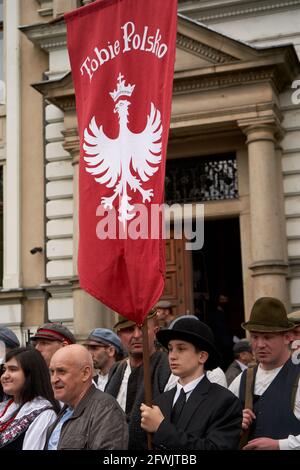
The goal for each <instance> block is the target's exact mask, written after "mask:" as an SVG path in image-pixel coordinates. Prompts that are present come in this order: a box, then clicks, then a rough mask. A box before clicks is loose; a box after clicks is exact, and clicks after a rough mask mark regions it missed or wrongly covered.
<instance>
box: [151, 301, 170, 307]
mask: <svg viewBox="0 0 300 470" xmlns="http://www.w3.org/2000/svg"><path fill="white" fill-rule="evenodd" d="M171 307H174V304H172V302H170V300H160V301H159V302H157V304H156V305H155V308H171Z"/></svg>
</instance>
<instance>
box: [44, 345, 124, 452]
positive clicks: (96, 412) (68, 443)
mask: <svg viewBox="0 0 300 470" xmlns="http://www.w3.org/2000/svg"><path fill="white" fill-rule="evenodd" d="M50 374H51V384H52V388H53V391H54V396H55V398H56V399H57V400H59V401H60V402H63V403H64V404H65V406H64V408H63V409H62V410H61V413H60V414H59V415H58V418H57V420H56V421H55V423H54V424H53V425H52V426H51V427H50V428H49V430H48V433H47V441H46V445H45V449H48V450H67V449H74V450H75V449H78V450H79V449H85V450H104V449H106V450H113V449H120V450H123V449H127V443H128V429H127V424H126V419H125V414H124V412H123V411H122V410H121V408H120V406H119V405H118V403H117V402H116V400H115V399H114V398H112V397H111V396H110V395H107V394H106V393H103V392H101V391H100V390H97V388H96V387H95V385H94V384H93V382H92V380H93V363H92V358H91V355H90V353H89V352H88V351H87V350H86V348H85V347H84V346H81V345H79V344H73V345H70V346H66V347H65V348H61V349H59V350H58V351H56V353H54V354H53V356H52V359H51V363H50Z"/></svg>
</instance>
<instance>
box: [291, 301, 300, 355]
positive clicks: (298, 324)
mask: <svg viewBox="0 0 300 470" xmlns="http://www.w3.org/2000/svg"><path fill="white" fill-rule="evenodd" d="M288 319H289V320H290V321H292V322H293V323H294V325H295V326H294V329H293V330H292V349H298V348H299V347H300V310H297V311H295V312H292V313H289V314H288ZM294 342H295V343H294ZM293 343H294V344H293Z"/></svg>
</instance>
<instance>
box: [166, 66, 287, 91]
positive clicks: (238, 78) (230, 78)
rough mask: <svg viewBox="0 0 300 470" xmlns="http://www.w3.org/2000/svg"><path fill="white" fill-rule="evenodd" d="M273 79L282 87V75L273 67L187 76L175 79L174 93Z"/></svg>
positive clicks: (278, 86) (275, 83) (276, 84)
mask: <svg viewBox="0 0 300 470" xmlns="http://www.w3.org/2000/svg"><path fill="white" fill-rule="evenodd" d="M262 80H263V81H266V80H269V81H272V82H274V85H275V86H276V88H280V87H281V81H282V77H281V76H280V75H279V74H278V73H277V72H276V70H275V69H274V68H273V67H272V68H270V69H264V70H246V71H239V72H237V73H235V72H228V73H224V74H220V75H219V76H218V75H214V76H208V75H207V76H206V77H192V78H189V77H186V78H183V79H178V80H176V78H175V80H174V86H173V95H174V96H176V95H182V94H186V93H197V92H199V91H201V90H208V89H213V88H224V87H227V86H232V85H241V84H243V85H245V84H246V83H251V82H258V81H262Z"/></svg>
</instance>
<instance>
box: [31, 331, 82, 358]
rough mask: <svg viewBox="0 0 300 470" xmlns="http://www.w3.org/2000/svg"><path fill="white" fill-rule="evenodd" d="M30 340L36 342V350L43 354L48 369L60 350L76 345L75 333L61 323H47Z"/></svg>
mask: <svg viewBox="0 0 300 470" xmlns="http://www.w3.org/2000/svg"><path fill="white" fill-rule="evenodd" d="M30 340H31V341H33V342H34V347H35V349H37V350H38V351H39V352H40V353H41V355H42V356H43V358H44V359H45V361H46V363H47V365H48V367H49V364H50V361H51V357H52V356H53V354H54V353H55V352H56V351H57V350H58V349H60V348H63V347H64V346H68V345H69V344H75V343H76V339H75V337H74V335H73V333H71V331H70V330H69V329H68V328H67V327H66V326H64V325H62V324H61V323H45V324H44V325H42V326H40V327H39V328H38V329H37V332H36V333H35V335H34V336H32V337H31V338H30Z"/></svg>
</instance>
